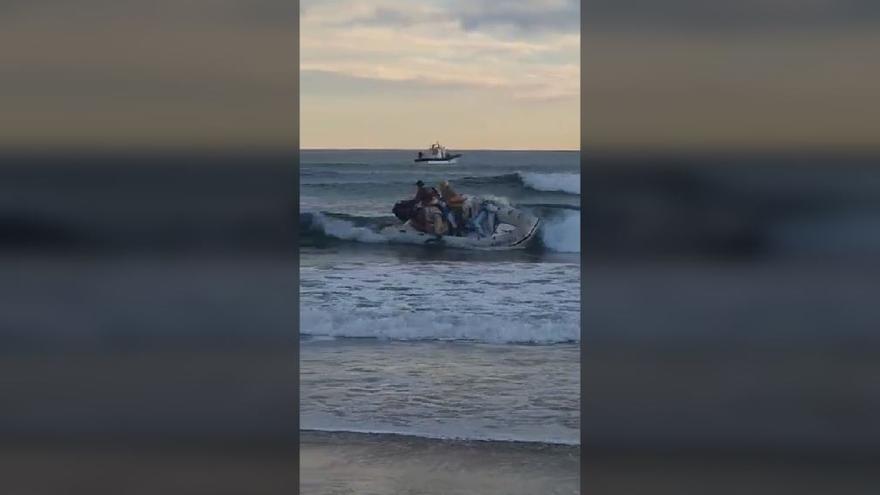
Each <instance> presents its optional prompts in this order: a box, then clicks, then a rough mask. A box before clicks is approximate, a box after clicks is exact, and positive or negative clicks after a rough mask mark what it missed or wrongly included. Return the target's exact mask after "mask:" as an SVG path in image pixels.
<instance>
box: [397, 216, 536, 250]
mask: <svg viewBox="0 0 880 495" xmlns="http://www.w3.org/2000/svg"><path fill="white" fill-rule="evenodd" d="M495 214H496V216H497V217H496V218H497V222H498V225H497V226H496V228H495V232H494V233H493V234H492V235H490V236H486V237H478V236H477V235H476V234H470V235H468V236H464V237H458V236H452V235H444V236H440V237H438V236H437V235H436V234H433V233H427V232H422V231H420V230H416V228H415V227H413V226H412V225H411V224H410V223H409V222H406V223H404V224H402V225H395V226H391V227H386V228H384V229H382V231H381V234H382V235H383V236H385V237H386V238H387V239H388V240H389V242H396V243H404V244H425V245H442V246H446V247H453V248H461V249H480V250H503V249H523V248H525V247H526V246H527V245H528V244H529V241H531V240H532V239H533V238H534V237H535V235H536V234H537V232H538V226H539V224H540V220H539V219H538V218H536V217H534V216H532V215H530V214H528V213H525V212H523V211H521V210H517V209H516V208H510V207H500V208H499V209H498V211H497V212H496V213H495Z"/></svg>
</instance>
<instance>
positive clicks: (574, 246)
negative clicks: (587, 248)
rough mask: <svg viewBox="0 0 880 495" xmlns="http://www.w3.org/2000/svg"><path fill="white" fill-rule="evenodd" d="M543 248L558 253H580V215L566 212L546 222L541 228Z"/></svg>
mask: <svg viewBox="0 0 880 495" xmlns="http://www.w3.org/2000/svg"><path fill="white" fill-rule="evenodd" d="M540 233H541V241H542V242H543V243H544V247H546V248H547V249H550V250H552V251H556V252H559V253H579V252H581V213H580V212H579V211H567V212H565V215H564V216H562V217H560V218H558V219H550V220H546V221H545V222H544V224H543V227H542V228H541V232H540Z"/></svg>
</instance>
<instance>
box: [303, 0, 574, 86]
mask: <svg viewBox="0 0 880 495" xmlns="http://www.w3.org/2000/svg"><path fill="white" fill-rule="evenodd" d="M571 3H572V2H570V1H564V2H559V1H552V0H544V1H532V2H513V3H511V4H510V6H509V7H510V8H508V5H507V4H506V3H505V4H504V8H502V7H501V5H502V4H494V5H495V8H494V9H492V12H493V16H494V17H490V16H489V15H488V12H489V7H488V6H489V4H488V3H483V4H479V3H477V4H473V5H471V6H470V7H468V8H467V9H464V7H463V6H462V5H463V4H462V5H460V4H458V3H456V2H454V1H451V2H447V3H445V4H439V3H428V2H426V3H419V4H414V3H411V2H402V1H399V0H375V1H370V2H363V1H354V0H348V1H335V2H328V3H310V4H308V5H306V8H305V10H304V11H303V14H302V18H301V38H300V42H301V50H300V53H301V64H300V68H301V70H303V71H317V72H323V73H333V74H338V75H343V76H348V77H356V78H367V79H376V80H384V81H397V82H408V83H410V84H413V85H424V86H437V87H449V86H455V87H465V88H473V89H481V90H493V91H501V92H503V93H505V94H507V95H509V96H510V97H511V98H517V99H523V98H525V99H554V98H576V97H577V96H578V93H579V68H578V61H579V49H580V37H579V34H578V33H577V31H576V30H575V31H574V32H570V31H568V32H566V31H562V32H558V33H557V32H550V31H547V32H537V31H536V32H533V33H530V34H529V35H527V36H526V35H523V36H518V37H515V36H511V35H510V32H509V31H505V29H496V28H503V27H504V26H508V27H509V25H512V23H513V21H512V20H513V19H519V18H524V17H527V14H528V13H529V12H533V11H534V9H537V8H538V7H542V6H543V7H553V6H554V5H556V8H557V11H558V10H559V9H561V8H563V7H566V6H570V5H571ZM458 7H462V9H463V10H461V11H459V10H460V9H458ZM530 9H531V10H530ZM550 12H551V13H552V12H554V11H553V9H552V8H551V10H550ZM468 16H470V17H468ZM468 19H470V20H468ZM513 24H515V23H513ZM490 26H491V28H490Z"/></svg>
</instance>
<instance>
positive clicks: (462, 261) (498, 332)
mask: <svg viewBox="0 0 880 495" xmlns="http://www.w3.org/2000/svg"><path fill="white" fill-rule="evenodd" d="M302 159H303V165H302V169H301V170H302V185H301V195H302V204H301V210H302V211H303V216H302V217H301V218H300V222H301V227H303V231H304V232H305V235H304V236H303V239H302V242H303V248H302V249H301V251H300V264H301V269H300V303H301V306H300V308H301V310H300V333H301V339H302V340H301V366H300V376H301V396H300V398H301V415H300V418H301V427H302V428H303V429H310V430H329V431H356V432H380V433H402V434H407V435H415V436H421V437H431V438H459V439H485V440H521V441H529V442H549V443H562V444H577V443H578V439H579V427H580V425H579V403H580V394H579V342H580V264H579V254H578V252H579V250H580V238H579V230H578V227H579V221H580V213H579V210H578V206H577V205H578V204H579V201H580V198H579V194H578V193H579V185H578V184H579V181H578V175H577V171H578V155H577V153H557V152H466V153H465V157H464V159H463V160H462V161H461V162H460V163H459V164H457V165H452V166H448V167H444V168H442V169H441V168H436V167H434V168H427V167H425V166H417V165H414V164H413V163H412V157H411V156H410V153H409V152H405V151H373V152H368V151H348V152H342V151H333V152H331V151H326V152H306V153H304V154H303V157H302ZM442 179H448V180H450V181H451V182H452V184H453V186H454V187H455V188H456V190H457V191H459V192H461V193H464V194H473V195H480V196H487V195H488V196H494V197H496V198H499V200H500V201H504V202H509V203H510V204H512V205H514V206H516V207H519V208H523V209H528V210H529V211H531V212H532V213H534V214H536V215H538V216H539V217H541V218H542V219H543V220H544V227H543V228H542V231H541V239H540V242H538V243H537V244H536V245H533V246H530V248H529V249H525V250H519V251H507V252H504V251H502V252H491V253H490V252H480V251H468V250H462V249H448V248H439V249H438V248H428V247H423V246H408V245H393V244H388V243H386V242H384V240H383V239H382V238H381V237H379V236H377V235H376V232H377V230H378V229H380V228H381V227H382V226H384V225H388V224H390V223H393V222H394V221H395V219H394V218H393V217H392V216H391V214H390V208H391V206H392V205H393V203H394V202H395V201H397V200H398V199H401V198H404V197H407V196H411V195H412V193H413V192H414V186H413V184H414V183H415V182H416V180H424V181H425V182H427V183H429V184H433V183H437V182H439V181H440V180H442Z"/></svg>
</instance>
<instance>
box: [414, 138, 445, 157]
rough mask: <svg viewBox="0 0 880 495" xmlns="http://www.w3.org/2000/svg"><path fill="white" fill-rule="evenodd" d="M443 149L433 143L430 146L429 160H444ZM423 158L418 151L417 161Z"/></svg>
mask: <svg viewBox="0 0 880 495" xmlns="http://www.w3.org/2000/svg"><path fill="white" fill-rule="evenodd" d="M445 151H446V150H445V149H444V148H443V147H442V146H440V143H439V142H438V143H434V144H432V145H431V158H446V153H445ZM424 157H425V154H424V153H422V152H421V151H419V159H420V160H421V159H422V158H424Z"/></svg>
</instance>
